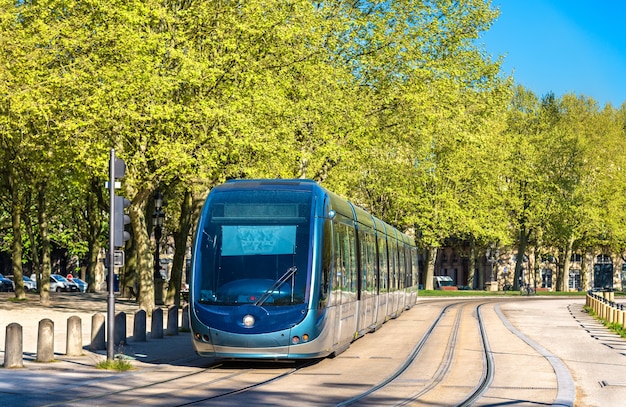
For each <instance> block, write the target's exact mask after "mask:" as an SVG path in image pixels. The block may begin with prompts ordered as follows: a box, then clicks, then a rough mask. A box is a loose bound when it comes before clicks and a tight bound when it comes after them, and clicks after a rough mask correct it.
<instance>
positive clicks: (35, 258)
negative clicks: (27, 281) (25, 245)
mask: <svg viewBox="0 0 626 407" xmlns="http://www.w3.org/2000/svg"><path fill="white" fill-rule="evenodd" d="M31 206H32V201H31V196H30V194H29V196H28V199H26V207H27V208H30V207H31ZM24 227H25V229H26V234H27V235H28V240H29V241H30V253H31V256H30V257H31V260H32V262H33V263H32V267H31V275H33V274H34V275H35V281H36V283H37V287H41V263H40V262H39V243H38V242H37V238H36V237H35V233H34V231H33V222H32V221H31V218H30V216H26V217H24ZM29 277H30V276H29Z"/></svg>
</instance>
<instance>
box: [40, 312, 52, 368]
mask: <svg viewBox="0 0 626 407" xmlns="http://www.w3.org/2000/svg"><path fill="white" fill-rule="evenodd" d="M53 360H54V322H53V321H52V320H51V319H48V318H45V319H42V320H41V321H39V334H38V335H37V361H38V362H44V363H45V362H52V361H53Z"/></svg>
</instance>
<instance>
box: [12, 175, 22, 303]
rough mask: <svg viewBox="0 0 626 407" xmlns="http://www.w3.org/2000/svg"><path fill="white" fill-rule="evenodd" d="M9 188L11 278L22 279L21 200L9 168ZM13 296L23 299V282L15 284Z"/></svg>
mask: <svg viewBox="0 0 626 407" xmlns="http://www.w3.org/2000/svg"><path fill="white" fill-rule="evenodd" d="M9 190H10V192H11V225H12V228H13V242H12V243H11V264H12V267H11V269H12V272H13V278H14V279H15V280H19V281H22V251H23V247H22V202H21V199H20V192H19V186H18V185H16V180H15V173H14V171H13V169H10V170H9ZM15 298H18V299H25V298H26V293H25V292H24V283H23V282H22V284H16V285H15Z"/></svg>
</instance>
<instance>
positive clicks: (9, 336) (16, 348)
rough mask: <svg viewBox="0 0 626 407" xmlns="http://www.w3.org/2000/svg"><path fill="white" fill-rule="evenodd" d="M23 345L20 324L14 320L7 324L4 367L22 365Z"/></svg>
mask: <svg viewBox="0 0 626 407" xmlns="http://www.w3.org/2000/svg"><path fill="white" fill-rule="evenodd" d="M23 345H24V337H23V334H22V326H21V325H20V324H18V323H15V322H13V323H11V324H9V325H7V329H6V336H5V344H4V367H5V368H16V367H24V359H23V356H22V352H23Z"/></svg>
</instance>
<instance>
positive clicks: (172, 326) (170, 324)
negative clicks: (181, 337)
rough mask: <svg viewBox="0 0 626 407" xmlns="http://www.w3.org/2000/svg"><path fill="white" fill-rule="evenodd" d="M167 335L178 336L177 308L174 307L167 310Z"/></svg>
mask: <svg viewBox="0 0 626 407" xmlns="http://www.w3.org/2000/svg"><path fill="white" fill-rule="evenodd" d="M167 334H168V335H178V307H177V306H176V305H172V306H171V307H169V308H168V309H167Z"/></svg>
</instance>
